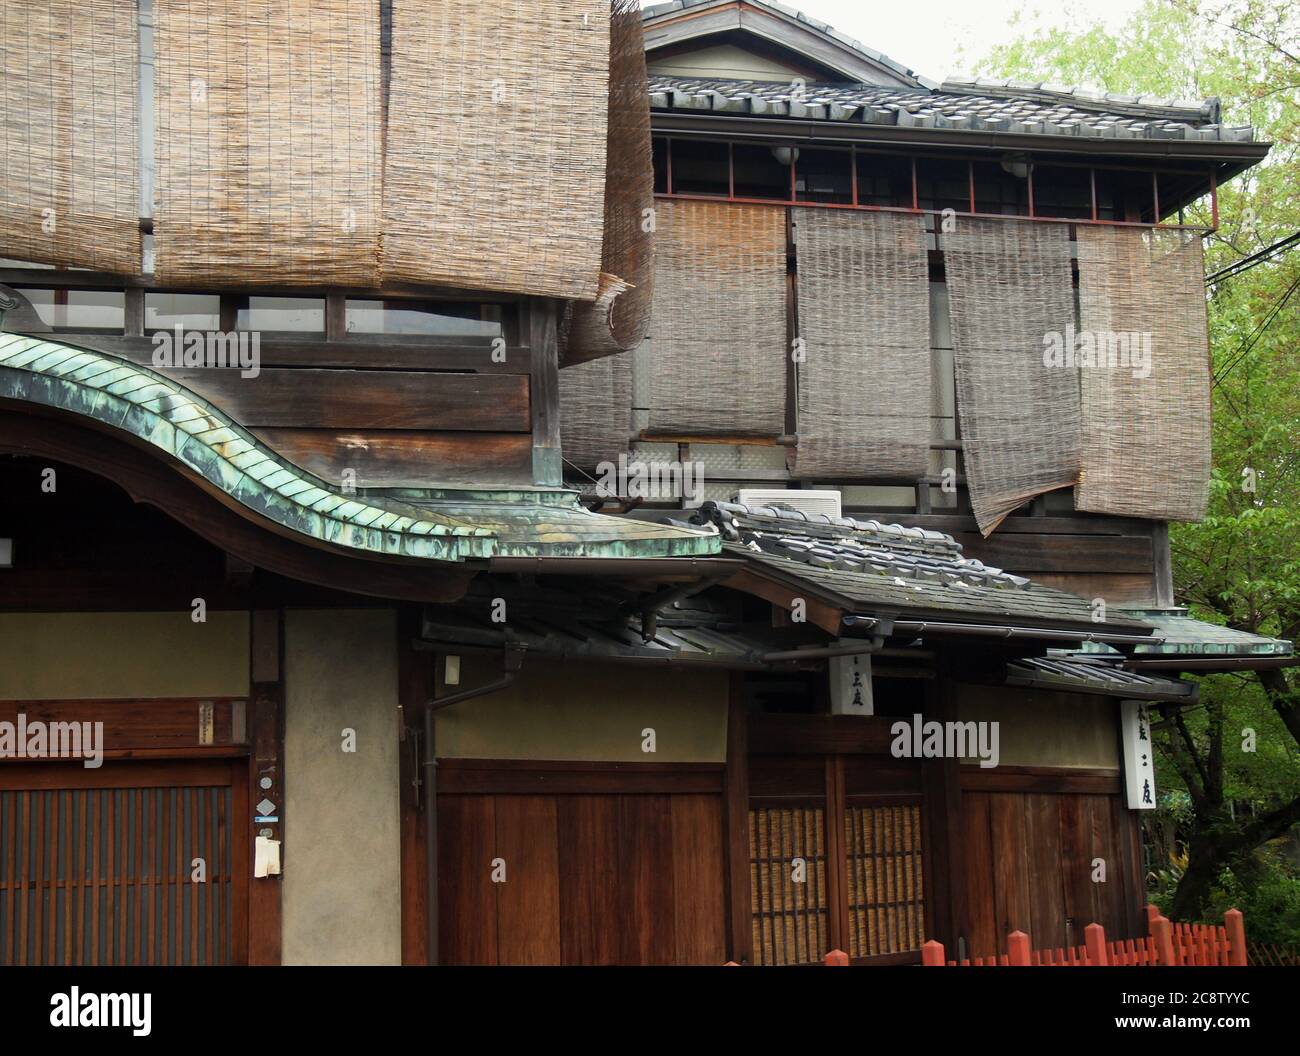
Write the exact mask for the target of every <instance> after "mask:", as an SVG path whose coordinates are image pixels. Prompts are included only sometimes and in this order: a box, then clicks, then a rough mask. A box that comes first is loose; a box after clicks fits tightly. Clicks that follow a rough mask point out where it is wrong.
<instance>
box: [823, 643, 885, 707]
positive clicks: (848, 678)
mask: <svg viewBox="0 0 1300 1056" xmlns="http://www.w3.org/2000/svg"><path fill="white" fill-rule="evenodd" d="M836 644H837V645H844V646H854V645H859V646H860V645H861V644H862V642H861V641H860V640H854V639H851V638H845V639H841V640H840V641H839V642H837V643H836ZM827 667H828V668H829V671H830V679H831V714H832V715H874V714H875V705H874V703H873V701H872V699H871V657H870V655H869V654H867V653H855V654H854V655H852V656H832V657H831V658H830V659H829V661H828V663H827Z"/></svg>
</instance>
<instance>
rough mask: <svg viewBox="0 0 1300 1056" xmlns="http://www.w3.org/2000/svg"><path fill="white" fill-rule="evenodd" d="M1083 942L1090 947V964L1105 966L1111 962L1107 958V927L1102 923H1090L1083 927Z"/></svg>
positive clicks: (1095, 966)
mask: <svg viewBox="0 0 1300 1056" xmlns="http://www.w3.org/2000/svg"><path fill="white" fill-rule="evenodd" d="M1083 943H1084V945H1085V946H1086V947H1087V949H1088V964H1089V965H1091V966H1092V967H1094V968H1105V967H1106V966H1107V965H1108V964H1109V963H1110V962H1109V960H1107V958H1106V929H1105V928H1103V927H1102V926H1101V925H1100V924H1089V925H1088V926H1087V927H1086V928H1084V929H1083Z"/></svg>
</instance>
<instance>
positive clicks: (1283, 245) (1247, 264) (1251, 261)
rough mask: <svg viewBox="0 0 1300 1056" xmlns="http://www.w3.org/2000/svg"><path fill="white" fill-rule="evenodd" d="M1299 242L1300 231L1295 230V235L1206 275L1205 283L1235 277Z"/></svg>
mask: <svg viewBox="0 0 1300 1056" xmlns="http://www.w3.org/2000/svg"><path fill="white" fill-rule="evenodd" d="M1297 244H1300V231H1297V232H1295V234H1293V235H1287V237H1286V238H1283V239H1280V240H1278V241H1277V242H1274V243H1273V244H1272V245H1271V246H1266V247H1265V248H1263V249H1261V250H1259V251H1258V252H1255V253H1252V254H1251V255H1250V256H1248V257H1242V258H1241V259H1240V260H1238V261H1235V262H1234V263H1232V264H1229V265H1228V266H1227V267H1226V268H1220V269H1219V270H1218V271H1216V272H1215V273H1214V274H1213V275H1207V276H1206V277H1205V285H1206V286H1213V285H1214V284H1215V283H1217V282H1221V281H1223V280H1224V279H1231V278H1234V277H1236V276H1237V275H1240V274H1242V273H1243V272H1247V271H1249V270H1250V269H1251V268H1253V267H1254V266H1255V265H1256V264H1263V263H1264V262H1265V261H1266V260H1271V259H1272V258H1273V257H1275V256H1278V255H1279V254H1281V253H1284V252H1286V251H1287V250H1288V249H1290V248H1291V247H1292V246H1295V245H1297Z"/></svg>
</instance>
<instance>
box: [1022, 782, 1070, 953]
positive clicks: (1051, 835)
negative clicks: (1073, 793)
mask: <svg viewBox="0 0 1300 1056" xmlns="http://www.w3.org/2000/svg"><path fill="white" fill-rule="evenodd" d="M1025 821H1026V835H1027V837H1028V850H1029V855H1030V874H1029V875H1030V877H1031V884H1030V889H1029V899H1030V901H1029V934H1030V936H1031V937H1032V939H1033V943H1034V945H1035V946H1041V947H1044V948H1046V947H1049V946H1053V947H1054V946H1063V945H1065V944H1066V941H1067V940H1066V932H1065V904H1064V903H1065V896H1064V892H1063V890H1062V879H1061V818H1060V808H1059V806H1058V797H1057V796H1053V795H1044V794H1041V793H1030V794H1028V795H1026V796H1025Z"/></svg>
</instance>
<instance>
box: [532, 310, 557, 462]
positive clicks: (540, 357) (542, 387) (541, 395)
mask: <svg viewBox="0 0 1300 1056" xmlns="http://www.w3.org/2000/svg"><path fill="white" fill-rule="evenodd" d="M556 328H557V318H556V309H555V302H554V301H553V300H550V299H549V298H535V299H533V300H531V301H529V303H528V355H529V359H528V362H529V363H530V364H531V366H530V370H529V393H528V407H529V414H530V415H531V416H532V422H533V483H534V484H544V485H559V484H563V483H564V462H563V459H562V458H561V457H560V350H559V334H558V332H557V329H556Z"/></svg>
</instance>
